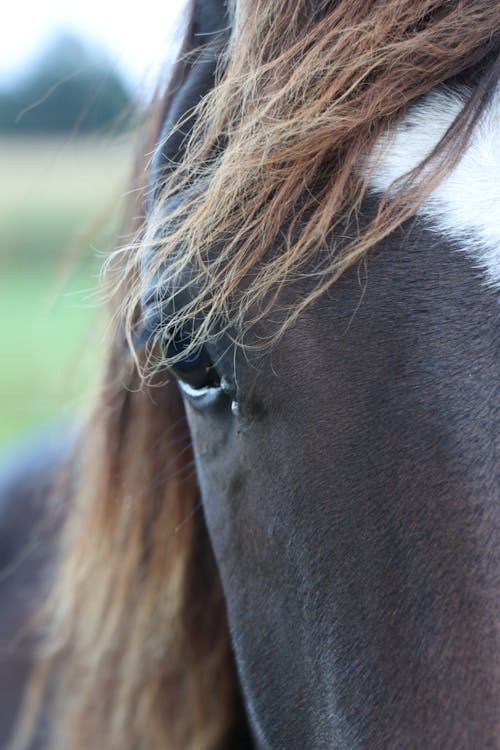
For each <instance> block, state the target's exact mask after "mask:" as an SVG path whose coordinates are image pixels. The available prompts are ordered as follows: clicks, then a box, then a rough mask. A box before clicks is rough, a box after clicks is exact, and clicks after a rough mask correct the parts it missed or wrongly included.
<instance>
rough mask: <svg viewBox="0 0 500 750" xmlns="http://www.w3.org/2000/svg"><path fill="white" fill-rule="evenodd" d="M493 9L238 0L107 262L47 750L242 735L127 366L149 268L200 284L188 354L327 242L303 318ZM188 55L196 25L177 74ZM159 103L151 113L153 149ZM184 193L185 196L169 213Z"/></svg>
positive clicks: (163, 404) (170, 402) (162, 406)
mask: <svg viewBox="0 0 500 750" xmlns="http://www.w3.org/2000/svg"><path fill="white" fill-rule="evenodd" d="M196 8H197V4H196V3H195V4H194V5H193V9H192V13H193V14H194V13H196ZM498 10H499V9H498V4H496V3H492V2H490V0H470V2H467V3H463V2H460V1H459V0H457V1H456V2H438V1H437V0H395V1H394V2H379V1H376V0H370V1H368V2H367V1H366V0H337V1H336V2H317V3H314V2H311V0H293V2H292V0H253V1H252V2H249V1H248V0H243V1H240V0H233V2H232V4H231V8H230V20H231V31H230V33H229V35H228V37H227V40H226V41H225V42H224V44H223V46H222V49H221V51H220V63H219V65H218V73H217V76H216V84H215V86H214V87H213V88H212V89H211V90H210V91H206V92H202V93H203V94H204V96H203V98H202V99H201V102H200V104H199V105H198V107H197V110H196V113H195V114H196V121H195V124H194V127H193V129H192V132H191V134H190V137H189V142H188V143H187V147H186V149H185V151H184V153H183V156H182V159H180V161H179V163H177V164H176V165H174V167H173V168H172V169H171V170H170V171H169V174H168V176H167V177H166V179H165V181H164V184H162V185H161V186H160V189H159V199H158V201H157V204H156V206H155V207H154V209H153V210H152V211H150V214H149V217H148V222H147V225H146V221H145V220H144V222H142V225H141V226H139V227H134V228H133V230H134V240H133V241H132V242H130V243H129V244H128V245H127V246H126V247H124V248H122V249H120V251H119V252H118V253H117V254H116V257H115V258H114V260H113V268H114V271H115V272H116V271H117V269H118V273H119V275H120V276H121V279H122V283H121V284H120V285H119V287H118V288H117V290H116V291H115V294H114V295H113V298H112V299H113V305H114V314H115V316H118V317H119V319H120V323H119V324H118V325H117V326H116V327H115V330H114V334H113V336H112V340H111V341H110V342H109V354H108V361H107V366H106V372H105V373H104V379H103V385H102V389H101V395H100V397H99V401H98V403H96V405H95V409H94V412H93V414H92V416H91V417H90V418H89V420H88V424H87V426H86V428H85V430H84V431H83V433H82V436H81V440H80V444H79V446H78V450H77V452H76V456H75V458H74V459H73V463H72V467H71V480H70V482H69V484H68V488H67V494H68V495H69V499H68V502H67V506H66V511H65V514H66V519H65V522H64V527H63V530H62V534H61V540H60V551H59V564H58V571H57V574H56V580H55V583H54V586H53V589H52V592H51V595H50V602H48V604H47V608H46V609H47V613H48V614H47V620H46V623H45V626H44V632H45V633H46V636H45V640H44V644H43V650H42V655H41V657H40V667H39V671H40V673H42V672H43V674H45V675H48V677H47V678H46V679H45V680H44V681H45V683H46V684H48V685H49V689H48V691H47V692H48V697H46V702H48V703H49V704H50V709H51V711H52V717H53V720H52V724H51V732H52V734H51V739H50V742H49V744H48V747H50V748H51V749H52V750H84V749H85V750H87V749H88V748H89V747H94V748H99V750H158V749H159V748H162V749H164V750H167V749H168V750H186V749H187V748H189V749H192V750H215V748H218V750H223V749H224V748H230V747H235V737H236V736H237V733H238V732H239V731H240V724H241V723H242V715H243V713H242V710H241V704H240V697H239V692H238V687H237V680H236V677H235V670H234V665H233V659H232V655H231V647H230V642H229V636H228V630H227V623H226V617H225V609H224V600H223V595H222V591H221V587H220V583H219V579H218V575H217V570H216V566H215V563H214V560H213V558H212V552H211V548H210V544H209V541H208V538H207V533H206V530H205V526H204V521H203V515H202V513H201V511H200V498H199V495H198V488H197V483H196V477H195V472H194V467H193V457H192V453H191V447H190V439H189V434H188V428H187V425H186V421H185V416H184V411H183V406H182V401H181V398H180V396H179V394H178V390H177V388H176V386H175V384H174V383H172V382H165V380H166V377H165V374H164V373H162V372H161V371H159V370H158V368H157V367H156V368H155V371H153V372H152V373H151V375H150V378H148V381H147V382H144V379H143V370H142V368H145V367H147V363H144V362H139V365H140V367H139V368H138V367H137V362H135V361H134V357H133V356H132V354H131V351H130V347H129V344H128V342H129V340H130V338H131V337H132V336H133V329H134V326H135V324H136V321H137V317H138V315H139V314H140V297H141V285H140V281H139V269H141V268H142V270H143V271H144V267H145V263H146V261H145V258H147V259H148V261H147V264H149V265H148V266H147V268H148V271H147V272H148V273H149V274H150V276H151V278H156V277H158V278H159V279H160V281H159V283H161V286H162V289H167V288H172V289H175V287H176V280H178V279H179V278H181V277H182V275H183V274H185V273H186V271H187V270H189V274H190V278H193V279H194V280H195V284H194V286H195V288H196V290H197V293H196V294H195V295H194V296H193V297H192V300H191V302H190V303H189V304H187V305H186V306H185V307H183V308H182V309H180V310H179V311H178V312H177V313H176V316H174V318H173V319H172V320H171V321H169V325H171V326H172V327H173V328H172V329H175V327H176V326H177V327H178V326H181V325H182V323H183V321H184V320H187V319H191V318H192V317H193V315H195V314H201V318H202V320H203V323H202V325H200V327H199V329H198V333H197V336H195V337H193V341H192V345H193V347H195V346H197V345H199V343H200V341H201V340H202V339H203V337H206V336H207V335H209V332H210V329H211V327H212V326H213V323H214V320H216V319H217V324H218V326H219V328H220V326H222V327H226V328H229V327H233V328H235V329H236V330H242V329H243V328H244V326H245V325H250V324H251V322H252V321H251V320H249V317H248V315H249V310H250V309H252V310H254V309H259V310H261V311H262V314H264V313H265V311H266V309H267V307H266V304H262V305H260V306H259V305H257V306H256V303H258V302H262V301H264V300H268V299H271V300H272V298H273V291H275V290H276V289H278V288H279V287H280V285H281V284H282V283H283V282H285V281H286V279H287V278H288V277H290V276H292V275H294V274H300V273H301V272H303V270H304V267H305V265H306V263H308V262H310V261H311V259H312V258H314V257H316V255H317V254H318V252H319V250H320V249H321V248H324V246H325V244H329V245H330V246H331V248H332V249H331V252H329V253H328V254H325V253H323V254H322V258H323V260H322V263H321V264H320V265H319V266H318V273H317V278H315V280H314V281H315V283H314V285H313V289H312V291H311V294H310V296H309V297H308V298H307V299H306V300H304V303H303V305H302V307H300V308H299V309H297V310H294V311H293V313H292V311H290V315H289V316H288V321H290V320H291V319H292V318H293V316H294V315H298V314H300V312H301V310H302V309H303V307H305V306H306V305H307V304H309V303H310V302H311V301H312V300H313V299H314V298H315V297H316V296H317V295H319V294H321V293H322V292H323V291H324V290H325V289H326V288H327V287H328V286H329V285H330V284H331V283H333V282H334V281H335V279H336V278H338V276H339V275H340V274H341V273H342V272H343V270H344V269H345V268H347V267H348V266H349V265H350V264H352V263H353V262H355V261H356V260H357V259H359V258H360V257H362V256H363V254H365V253H366V252H367V251H368V250H369V249H370V248H371V247H373V246H374V245H375V244H376V243H377V242H379V241H380V240H381V239H382V238H383V237H385V236H386V235H387V234H388V233H389V232H391V231H392V230H393V229H394V228H395V227H397V226H398V225H399V224H401V223H402V221H403V220H404V219H406V218H408V216H410V215H411V214H412V213H414V211H415V210H416V208H417V206H418V205H419V202H421V201H422V200H424V199H425V197H426V195H427V194H428V193H429V192H430V190H432V187H433V185H435V184H437V182H438V181H439V180H440V179H441V178H442V176H443V174H445V173H446V171H447V170H448V169H449V168H450V167H451V166H452V165H453V161H454V159H455V158H456V154H457V149H458V150H459V149H460V148H463V146H464V144H465V143H466V142H467V138H468V135H469V133H470V130H471V128H472V126H473V124H474V122H475V119H476V118H477V116H478V112H479V111H480V110H481V107H483V106H484V103H485V101H486V99H487V97H488V95H489V93H490V92H491V87H492V86H493V83H494V80H495V76H498V64H496V68H495V62H494V57H495V55H497V54H498V48H499V42H500V14H499V12H498ZM203 53H204V48H199V47H196V46H195V40H194V38H193V35H192V20H191V21H190V22H189V23H188V25H187V32H186V40H185V45H184V51H183V53H182V55H183V56H182V59H181V60H180V61H179V63H178V66H177V68H176V71H174V77H173V80H178V79H179V78H182V74H183V70H185V66H186V64H188V63H186V61H189V60H192V59H194V58H196V57H197V56H199V55H202V54H203ZM482 60H484V61H485V62H484V76H483V77H482V78H481V81H480V84H479V85H478V87H477V88H476V90H475V91H473V92H471V99H470V102H469V104H468V105H466V106H465V108H464V110H463V112H462V115H461V116H460V117H459V119H458V120H457V122H456V123H455V125H454V126H453V127H452V129H451V131H450V132H449V133H448V134H447V136H446V137H445V139H444V140H443V142H442V144H441V145H440V146H439V147H438V149H437V151H436V153H434V154H432V164H431V166H432V169H431V172H430V173H429V170H426V180H425V183H424V182H423V181H421V180H419V175H420V173H421V169H417V170H414V173H412V174H410V175H409V176H408V179H407V180H406V181H405V182H404V184H402V185H401V186H399V189H398V191H397V195H396V198H395V199H394V200H391V201H382V202H381V204H380V208H379V212H378V214H377V217H376V219H375V221H374V222H373V224H371V225H369V226H368V227H366V229H365V230H364V232H363V234H362V235H361V236H357V237H353V238H348V239H347V241H346V242H344V243H343V244H342V246H339V247H336V246H335V242H334V240H333V239H332V236H333V230H334V228H335V227H336V226H337V225H338V224H339V222H340V221H342V220H344V219H345V218H346V216H347V215H350V214H352V213H353V212H357V211H359V209H360V206H361V202H362V199H363V197H364V195H365V192H366V173H367V170H368V171H369V164H370V159H371V158H372V157H373V148H374V145H375V144H376V143H377V139H378V138H379V137H380V136H381V135H382V134H384V133H386V132H387V130H388V129H389V128H390V127H391V126H392V125H394V124H395V123H396V122H398V121H399V120H400V119H401V118H402V117H403V115H404V114H405V113H406V111H407V110H408V107H409V106H411V103H412V102H413V101H414V100H415V99H416V98H418V97H420V96H421V95H423V94H424V93H425V92H427V91H429V90H430V89H432V88H434V87H435V86H438V85H439V84H441V83H443V82H445V81H448V80H449V79H451V78H453V77H455V76H458V75H460V74H461V73H462V72H463V71H466V70H467V69H468V68H470V67H472V66H477V65H480V64H481V61H482ZM488 66H490V68H491V66H493V68H491V70H493V72H491V73H488V70H489V68H488ZM174 93H175V86H170V89H169V91H167V93H166V94H165V95H164V96H163V97H159V99H158V102H156V104H155V112H156V115H155V114H154V113H152V115H151V119H150V127H151V131H150V133H149V142H150V144H152V143H155V142H157V140H158V138H159V134H160V132H161V129H162V119H163V117H162V116H160V117H159V116H157V114H158V113H165V112H168V107H169V102H170V100H171V99H172V97H173V96H174ZM147 150H149V151H150V150H151V148H149V149H148V148H146V149H145V152H146V151H147ZM144 161H146V159H145V160H144ZM138 173H140V174H141V175H142V174H143V171H142V170H139V171H138ZM363 175H365V177H363ZM193 186H194V191H195V193H196V198H195V199H193V200H190V201H188V202H187V203H188V205H187V206H186V204H185V203H182V202H181V203H180V205H179V203H178V202H177V203H175V207H174V208H169V206H170V205H171V203H169V201H170V199H171V198H172V197H173V196H175V195H177V194H179V193H180V192H182V191H184V190H193ZM142 196H143V199H144V201H145V191H143V192H142ZM131 213H134V214H135V215H136V214H137V207H135V209H134V211H132V212H131ZM139 213H140V214H141V215H142V216H144V215H145V214H146V211H145V209H144V206H142V205H141V206H140V207H139ZM136 230H137V231H136ZM152 248H153V249H154V253H152V252H151V250H152ZM214 248H219V250H217V251H214ZM273 248H274V251H273V252H270V251H271V249H273ZM276 248H278V249H277V250H276ZM151 258H152V260H151ZM242 288H243V289H244V291H239V290H240V289H242ZM274 333H275V334H278V333H279V332H274ZM28 712H29V711H28V708H27V710H26V714H27V713H28ZM22 734H23V732H22V731H21V732H20V739H19V743H18V744H17V746H16V747H21V746H22V744H23V740H22V737H21V735H22ZM238 747H240V745H238Z"/></svg>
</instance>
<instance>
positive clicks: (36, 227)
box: [0, 139, 132, 444]
mask: <svg viewBox="0 0 500 750" xmlns="http://www.w3.org/2000/svg"><path fill="white" fill-rule="evenodd" d="M131 156H132V149H131V144H130V143H127V142H124V141H122V142H116V143H110V142H108V143H106V142H102V141H101V142H100V141H91V140H84V141H77V140H71V141H66V142H63V141H55V140H40V141H32V140H29V141H27V140H21V139H18V140H2V141H0V163H1V164H2V180H1V183H0V243H1V244H0V352H1V354H0V443H3V444H5V443H6V442H8V441H10V440H12V439H13V438H16V437H19V436H20V435H21V434H22V433H24V432H26V431H29V430H30V429H33V428H37V427H40V426H42V425H43V424H44V423H47V422H54V421H57V420H60V419H63V418H68V415H69V418H70V419H71V418H74V417H73V416H72V415H73V414H75V412H78V411H79V410H81V409H82V408H84V407H85V404H86V403H87V401H88V398H89V394H90V392H91V391H92V389H93V386H94V385H95V382H96V374H97V371H98V369H99V359H100V353H101V351H102V336H103V328H104V323H103V318H104V316H103V315H100V314H99V312H98V303H97V300H98V294H97V293H96V291H95V290H96V287H97V278H98V268H99V265H100V263H101V262H102V257H100V256H102V254H104V253H105V252H106V251H107V250H109V249H110V246H111V244H112V240H111V235H112V226H113V222H114V221H116V211H115V210H114V208H115V207H116V206H117V204H118V202H119V196H120V193H123V189H124V187H126V185H127V172H128V170H129V165H130V163H131Z"/></svg>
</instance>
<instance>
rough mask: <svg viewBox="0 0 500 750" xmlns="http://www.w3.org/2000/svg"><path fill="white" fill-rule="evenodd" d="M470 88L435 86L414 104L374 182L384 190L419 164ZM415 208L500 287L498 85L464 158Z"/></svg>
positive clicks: (385, 153) (390, 139)
mask: <svg viewBox="0 0 500 750" xmlns="http://www.w3.org/2000/svg"><path fill="white" fill-rule="evenodd" d="M468 93H469V92H468V91H466V90H464V91H463V92H462V94H461V93H460V91H458V92H452V91H451V90H449V89H444V88H442V89H435V90H434V91H432V92H431V93H430V94H428V95H426V96H425V97H424V99H423V100H422V101H421V102H420V103H419V104H418V105H416V106H415V107H414V108H412V109H411V111H410V112H409V113H408V114H407V115H406V117H405V118H404V119H403V121H402V122H401V123H400V124H399V125H398V127H397V129H396V132H395V133H394V134H391V135H390V136H389V137H388V139H387V140H386V139H383V141H382V143H381V146H382V151H380V152H378V153H380V154H381V156H380V158H379V156H378V154H377V156H376V159H377V161H376V163H377V166H376V169H375V170H374V174H373V175H372V177H371V179H370V187H371V188H372V189H374V190H376V191H377V192H385V191H386V190H387V189H388V188H389V187H390V186H391V184H392V183H393V182H394V180H396V179H397V178H399V177H402V176H403V175H404V174H406V173H407V172H409V171H410V170H411V169H413V168H414V167H416V166H417V165H418V164H420V162H421V161H423V159H425V157H426V156H428V154H429V153H430V152H431V151H432V149H433V148H434V146H435V145H436V144H437V143H438V142H439V140H440V139H441V138H442V137H443V136H444V134H445V133H446V131H447V129H448V128H449V126H450V125H451V124H452V122H453V120H454V119H455V117H456V116H457V115H458V114H459V112H460V111H461V109H462V108H463V105H464V101H465V99H466V98H467V94H468ZM385 142H387V144H388V145H387V147H385V146H384V143H385ZM417 214H418V215H421V216H424V217H425V218H426V219H427V220H429V221H430V223H431V225H432V226H434V227H435V228H436V229H437V230H438V231H440V232H442V233H443V234H444V235H445V236H446V237H450V238H451V239H452V240H454V241H456V242H457V243H458V244H459V246H460V248H461V249H462V250H464V251H465V252H466V253H467V254H468V255H469V257H471V258H472V259H473V261H474V263H475V265H477V266H479V267H480V268H481V269H482V270H483V272H484V273H485V276H486V280H487V282H488V283H489V284H491V285H493V286H495V287H496V288H499V289H500V86H498V87H497V89H496V92H495V94H494V96H493V99H492V101H491V103H490V105H489V106H488V108H487V110H486V111H485V112H484V113H483V115H482V117H481V118H480V120H479V122H478V123H477V124H476V126H475V128H474V132H473V134H472V137H471V140H470V142H469V145H468V147H467V149H466V151H465V152H464V154H463V155H462V157H461V158H460V161H459V162H458V163H457V165H456V167H455V168H454V169H453V171H452V172H451V173H450V175H449V176H448V177H447V178H446V179H445V180H443V181H442V182H441V183H440V184H439V185H438V187H437V188H436V189H435V190H434V191H433V192H432V193H431V194H430V195H429V197H428V198H427V199H426V200H425V202H424V203H423V205H422V206H421V207H420V208H419V209H418V211H417Z"/></svg>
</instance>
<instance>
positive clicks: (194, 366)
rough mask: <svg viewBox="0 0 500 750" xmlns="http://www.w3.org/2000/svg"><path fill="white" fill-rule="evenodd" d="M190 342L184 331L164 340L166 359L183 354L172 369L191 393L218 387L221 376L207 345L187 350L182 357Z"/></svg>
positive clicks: (163, 349) (163, 351)
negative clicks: (211, 358)
mask: <svg viewBox="0 0 500 750" xmlns="http://www.w3.org/2000/svg"><path fill="white" fill-rule="evenodd" d="M189 343H190V338H189V336H187V335H186V334H183V333H182V332H181V333H177V334H175V335H174V336H172V337H171V338H169V339H167V340H165V341H163V344H162V354H163V356H164V357H165V358H166V359H171V358H172V357H179V355H181V359H178V360H177V362H176V363H175V364H173V365H170V370H171V371H172V372H173V374H174V375H175V377H176V378H177V379H178V380H179V381H180V384H181V386H182V385H184V386H186V388H187V389H188V391H189V392H190V393H191V392H192V391H205V390H206V389H207V388H218V387H219V386H220V377H219V374H218V372H217V370H216V368H215V367H214V365H213V363H212V361H211V360H210V357H209V355H208V352H207V350H206V348H205V347H201V348H200V349H198V350H195V351H189V352H186V355H185V356H184V357H182V354H183V352H184V351H186V349H187V348H188V346H189Z"/></svg>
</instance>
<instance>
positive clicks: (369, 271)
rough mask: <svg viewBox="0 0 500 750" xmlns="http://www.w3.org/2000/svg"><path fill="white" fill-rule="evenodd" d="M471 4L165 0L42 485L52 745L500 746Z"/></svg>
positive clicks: (497, 111) (300, 749) (477, 89)
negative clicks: (138, 149) (125, 228)
mask: <svg viewBox="0 0 500 750" xmlns="http://www.w3.org/2000/svg"><path fill="white" fill-rule="evenodd" d="M499 11H500V9H499V7H498V4H497V3H494V2H493V3H492V2H491V1H490V0H471V1H470V2H469V3H466V4H465V3H461V2H459V0H456V2H455V1H451V2H439V1H438V0H411V2H410V0H393V1H391V2H387V3H381V2H378V1H377V0H369V2H366V1H364V2H361V0H349V2H348V1H347V0H331V1H330V0H321V1H320V0H294V2H288V0H254V1H253V2H251V3H250V2H247V1H246V0H233V2H231V3H229V4H226V3H225V2H224V1H223V0H194V2H192V3H191V5H190V6H189V11H188V14H187V17H186V29H185V39H184V43H183V47H182V49H181V52H180V55H179V58H178V62H177V64H176V66H175V68H174V71H173V74H172V77H171V80H170V83H169V85H168V87H167V89H166V91H165V92H163V93H161V94H160V95H159V96H158V98H157V100H156V102H155V105H154V107H153V110H152V113H151V117H150V120H149V132H148V136H147V140H146V144H145V146H144V152H145V153H146V154H147V156H146V162H147V164H146V166H147V169H146V171H145V170H144V168H143V166H141V167H139V168H138V170H137V191H136V193H135V194H134V195H135V200H136V202H135V204H134V205H133V206H132V207H131V209H130V211H129V214H130V217H131V223H132V225H133V227H132V229H131V234H130V241H128V242H127V243H125V244H124V246H123V247H122V248H121V249H120V250H118V251H117V252H116V253H115V255H114V256H113V258H112V260H111V261H110V277H112V278H113V279H114V287H113V293H112V294H111V295H110V297H111V304H112V311H113V315H114V319H115V321H116V325H115V326H114V328H113V331H112V334H111V338H110V341H109V347H108V361H107V365H106V372H105V375H104V382H103V388H102V392H101V395H100V399H99V401H98V403H97V404H96V407H95V410H94V412H93V414H92V415H91V417H90V418H89V421H88V424H87V425H86V428H85V430H84V431H83V433H82V435H81V437H80V439H79V442H78V445H77V447H76V448H75V449H74V450H73V459H72V463H71V471H69V474H70V481H69V488H68V489H67V495H68V498H69V499H68V502H67V504H66V507H65V510H64V519H63V522H62V530H61V538H60V542H59V551H58V560H59V564H58V569H57V572H56V574H55V577H54V578H53V579H51V585H50V591H49V594H48V599H49V605H48V608H47V609H48V614H49V616H48V617H47V623H46V626H45V630H44V633H45V635H44V647H43V649H42V651H41V654H40V658H39V667H38V668H39V669H42V670H43V673H44V674H49V678H48V686H49V687H48V694H49V698H50V700H49V701H48V703H50V707H49V708H50V711H51V712H52V717H53V718H52V725H53V726H52V736H51V740H50V744H49V747H51V748H56V749H57V750H59V749H61V750H62V748H64V749H65V750H67V749H68V748H71V750H83V748H88V747H98V748H101V749H102V750H115V749H117V748H120V749H121V750H128V749H130V750H138V749H139V748H140V749H141V750H146V749H148V750H149V749H150V748H155V749H158V748H165V749H166V748H168V749H169V750H170V749H172V750H187V749H188V748H189V749H194V748H196V750H215V748H217V749H219V750H229V749H231V750H233V749H234V750H236V749H238V750H244V749H245V748H252V749H253V750H284V749H285V748H286V750H304V748H307V750H326V749H328V750H333V748H336V749H337V748H338V750H341V749H342V750H361V749H366V750H404V749H407V750H417V749H420V748H421V749H422V750H424V749H425V750H430V749H432V750H444V749H445V748H453V749H454V750H455V749H456V748H462V749H463V750H478V749H479V748H482V749H484V750H486V748H497V747H499V744H498V742H499V739H498V733H497V727H496V723H497V707H498V688H497V685H498V680H497V677H498V660H497V656H498V650H497V645H498V631H497V624H496V623H497V620H498V618H497V614H498V611H497V598H496V591H497V585H498V576H497V573H498V560H497V550H498V521H499V510H498V503H497V500H498V467H499V456H498V447H499V441H498V423H499V400H498V395H499V379H498V288H499V285H500V265H499V258H500V224H499V215H500V212H499V209H500V188H499V180H498V175H499V174H500V129H499V119H500V117H499V116H500V88H499V72H500V62H499V61H500V56H499V52H500V12H499ZM145 175H146V177H145ZM46 694H47V693H46ZM44 706H45V708H47V701H46V703H45V704H44ZM49 708H47V710H49Z"/></svg>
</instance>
